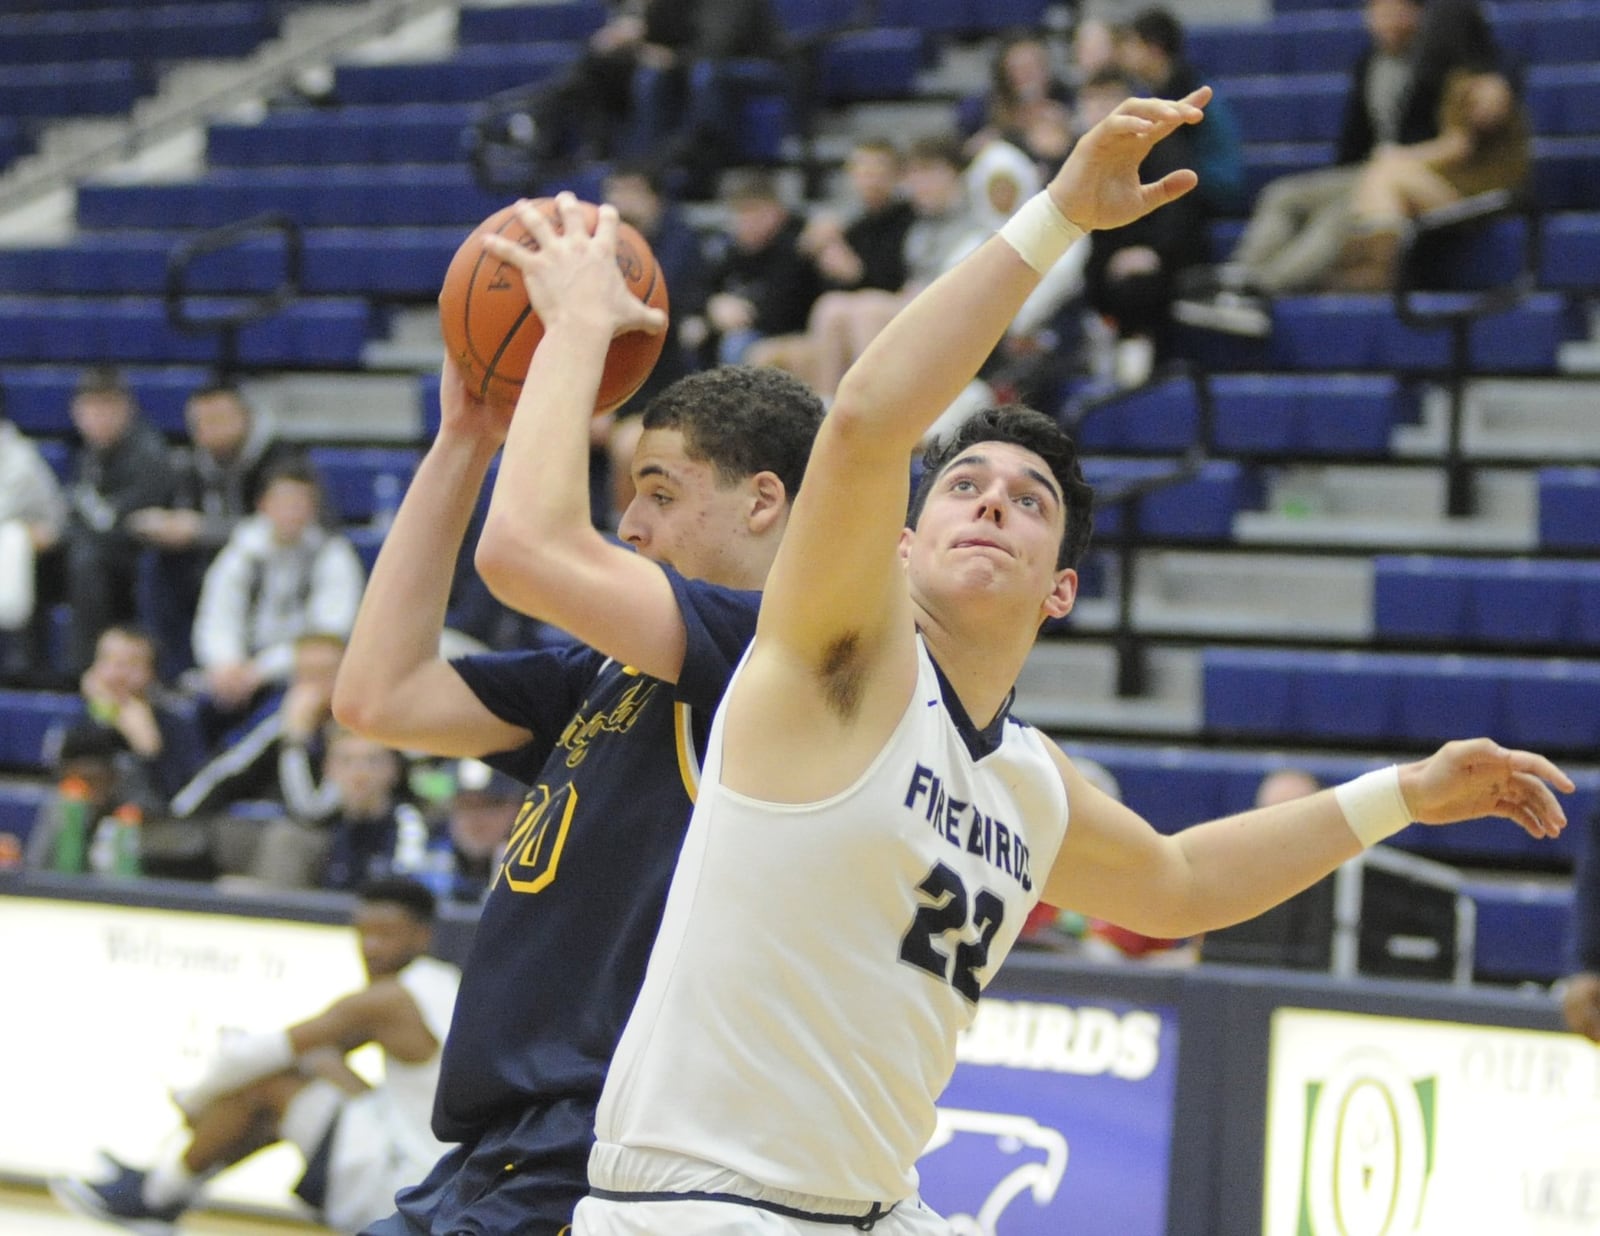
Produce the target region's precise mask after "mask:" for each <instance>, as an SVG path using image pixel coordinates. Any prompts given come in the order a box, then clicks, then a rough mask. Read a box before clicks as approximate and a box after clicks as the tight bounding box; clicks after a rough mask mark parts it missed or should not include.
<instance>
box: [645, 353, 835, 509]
mask: <svg viewBox="0 0 1600 1236" xmlns="http://www.w3.org/2000/svg"><path fill="white" fill-rule="evenodd" d="M822 415H823V409H822V400H820V399H819V398H817V394H816V392H815V391H813V390H812V389H811V388H810V387H809V386H807V385H806V384H805V383H804V382H802V381H800V379H798V378H796V377H795V376H794V375H793V374H789V373H785V372H783V370H781V369H771V368H764V367H756V366H752V365H723V366H720V367H718V368H716V369H708V370H705V371H704V372H701V373H691V374H689V375H688V376H687V377H684V378H679V379H678V380H677V381H676V382H674V383H673V384H672V385H671V386H669V387H667V388H666V389H665V390H664V391H662V392H661V393H660V394H659V395H657V396H656V397H655V398H654V399H652V400H651V401H650V403H649V406H647V407H646V408H645V410H644V419H643V421H642V424H643V425H644V428H646V429H676V430H677V431H678V432H679V433H681V434H683V449H684V452H685V453H686V454H687V455H688V456H689V458H691V459H700V460H704V461H705V462H706V463H708V464H710V465H711V466H712V468H714V469H715V470H716V473H717V479H718V480H720V481H721V482H723V483H724V484H736V483H737V482H739V481H742V480H744V479H745V478H746V477H749V476H754V475H755V474H756V473H758V472H772V473H775V474H776V475H777V477H778V479H779V480H780V481H782V482H783V488H784V493H785V494H786V496H787V497H788V498H789V500H790V501H791V502H792V501H793V500H794V496H795V494H796V493H798V492H799V490H800V482H801V480H803V479H804V477H805V474H806V461H807V460H809V459H810V458H811V444H812V443H813V442H814V441H815V440H816V437H817V430H818V428H820V427H821V425H822Z"/></svg>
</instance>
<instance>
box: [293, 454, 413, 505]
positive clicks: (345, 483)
mask: <svg viewBox="0 0 1600 1236" xmlns="http://www.w3.org/2000/svg"><path fill="white" fill-rule="evenodd" d="M417 459H418V453H417V452H416V451H415V450H410V449H397V448H389V447H334V446H319V447H316V448H314V449H313V450H312V452H311V462H312V464H313V465H315V467H316V469H317V474H318V475H319V476H320V477H321V478H322V483H323V486H324V487H325V489H326V491H327V495H328V500H329V502H330V503H331V504H332V506H333V509H334V510H335V511H337V512H338V515H339V518H340V519H341V520H342V521H343V522H345V523H351V524H354V523H363V522H365V521H366V520H369V519H371V518H372V515H373V512H374V510H375V509H376V506H377V497H378V489H379V485H380V482H379V480H378V478H379V477H387V478H389V479H390V481H391V482H392V481H398V483H399V485H400V492H401V493H403V492H404V490H405V487H406V486H407V485H409V484H410V483H411V474H412V473H413V472H415V471H416V469H417Z"/></svg>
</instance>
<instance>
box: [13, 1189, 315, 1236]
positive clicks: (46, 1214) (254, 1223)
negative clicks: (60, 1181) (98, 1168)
mask: <svg viewBox="0 0 1600 1236" xmlns="http://www.w3.org/2000/svg"><path fill="white" fill-rule="evenodd" d="M117 1230H119V1229H117V1228H113V1227H108V1226H107V1225H105V1224H103V1223H96V1222H94V1221H93V1220H92V1219H85V1218H82V1217H80V1216H78V1215H75V1214H72V1213H71V1212H70V1211H68V1210H66V1209H65V1208H64V1207H63V1206H62V1205H61V1204H60V1203H59V1202H57V1201H56V1200H55V1198H53V1197H51V1196H50V1194H49V1193H48V1192H46V1191H45V1190H44V1189H42V1188H40V1189H31V1188H26V1187H24V1186H21V1185H15V1184H0V1236H106V1234H107V1233H109V1232H115V1231H117ZM178 1230H179V1231H180V1232H181V1233H183V1236H326V1233H327V1229H326V1228H322V1227H317V1226H314V1225H312V1224H309V1223H296V1222H293V1221H292V1220H281V1221H280V1220H268V1219H255V1218H249V1217H247V1216H233V1215H220V1214H209V1213H207V1214H196V1215H194V1216H192V1217H190V1218H186V1219H185V1220H184V1221H183V1222H182V1223H180V1224H179V1225H178Z"/></svg>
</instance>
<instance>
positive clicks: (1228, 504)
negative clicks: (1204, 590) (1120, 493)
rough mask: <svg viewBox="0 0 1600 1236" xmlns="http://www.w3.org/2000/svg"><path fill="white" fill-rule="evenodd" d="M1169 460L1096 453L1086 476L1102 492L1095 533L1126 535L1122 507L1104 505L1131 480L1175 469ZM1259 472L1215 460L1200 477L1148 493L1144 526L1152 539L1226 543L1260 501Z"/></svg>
mask: <svg viewBox="0 0 1600 1236" xmlns="http://www.w3.org/2000/svg"><path fill="white" fill-rule="evenodd" d="M1172 467H1173V465H1172V463H1171V462H1170V461H1167V460H1161V461H1157V460H1126V459H1121V460H1119V459H1107V458H1104V457H1098V456H1090V457H1088V458H1087V459H1085V460H1084V465H1083V468H1084V476H1085V478H1087V479H1088V481H1089V483H1090V484H1091V485H1093V486H1094V487H1095V489H1096V492H1097V505H1096V508H1095V536H1096V537H1098V538H1103V539H1115V538H1117V537H1119V536H1121V534H1122V528H1123V523H1122V520H1123V513H1122V507H1121V506H1120V505H1116V506H1101V505H1098V503H1100V502H1105V501H1106V500H1108V499H1109V498H1110V497H1111V496H1112V495H1113V494H1114V493H1115V492H1116V491H1117V490H1118V489H1120V488H1122V487H1124V486H1125V485H1126V484H1127V483H1129V482H1138V481H1141V480H1143V479H1145V478H1147V477H1152V476H1156V475H1160V474H1163V473H1166V472H1169V471H1171V470H1172ZM1259 498H1260V488H1259V482H1258V480H1257V478H1256V477H1255V475H1254V474H1253V473H1252V472H1250V471H1249V470H1248V469H1245V468H1243V467H1241V466H1240V465H1239V464H1238V463H1237V462H1235V461H1233V460H1210V461H1208V462H1207V463H1205V464H1203V465H1202V467H1201V470H1200V473H1199V475H1197V476H1195V477H1193V478H1191V479H1190V480H1187V481H1182V482H1178V483H1174V484H1172V485H1168V486H1167V487H1166V488H1163V489H1158V490H1156V491H1155V492H1153V493H1150V494H1147V495H1146V496H1145V497H1144V498H1143V500H1142V503H1141V510H1140V519H1139V527H1140V529H1141V531H1142V532H1143V534H1144V535H1145V536H1146V537H1150V538H1154V539H1157V540H1163V541H1222V540H1227V539H1228V537H1229V536H1231V535H1232V532H1233V517H1234V515H1235V514H1236V513H1237V512H1238V511H1240V510H1242V509H1245V508H1247V507H1250V506H1252V505H1255V504H1256V503H1258V502H1259Z"/></svg>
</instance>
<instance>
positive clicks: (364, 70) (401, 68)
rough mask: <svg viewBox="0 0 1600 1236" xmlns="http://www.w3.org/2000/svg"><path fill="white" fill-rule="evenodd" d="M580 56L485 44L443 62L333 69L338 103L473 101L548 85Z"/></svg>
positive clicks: (574, 47) (565, 49) (567, 50)
mask: <svg viewBox="0 0 1600 1236" xmlns="http://www.w3.org/2000/svg"><path fill="white" fill-rule="evenodd" d="M581 52H582V45H581V44H574V43H513V44H486V45H481V46H477V47H467V48H463V49H462V50H461V51H459V52H457V53H456V54H455V55H454V56H452V57H451V58H450V59H448V60H419V61H409V62H401V63H389V64H352V63H345V64H341V65H339V66H338V68H337V69H336V70H335V71H334V86H333V94H334V98H336V99H337V100H338V101H339V102H340V103H474V102H480V101H482V100H484V99H487V98H488V97H489V96H490V95H492V94H498V93H500V92H501V91H502V90H519V89H523V88H525V87H532V86H536V85H538V84H539V83H540V82H544V81H549V80H550V79H551V78H553V77H554V76H555V75H557V74H558V73H560V72H562V71H563V70H565V69H567V68H568V67H570V66H571V65H572V63H573V62H574V61H575V60H576V59H577V58H578V56H579V55H580V54H581Z"/></svg>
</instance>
